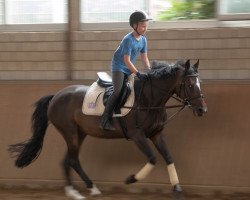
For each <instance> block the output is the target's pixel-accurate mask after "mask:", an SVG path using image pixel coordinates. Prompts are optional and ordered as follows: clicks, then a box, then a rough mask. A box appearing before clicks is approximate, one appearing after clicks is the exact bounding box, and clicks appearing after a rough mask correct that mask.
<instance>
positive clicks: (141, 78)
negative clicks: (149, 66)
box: [136, 72, 149, 81]
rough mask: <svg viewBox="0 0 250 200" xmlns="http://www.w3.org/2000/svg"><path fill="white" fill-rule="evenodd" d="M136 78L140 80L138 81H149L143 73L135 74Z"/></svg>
mask: <svg viewBox="0 0 250 200" xmlns="http://www.w3.org/2000/svg"><path fill="white" fill-rule="evenodd" d="M136 76H137V77H138V78H139V79H140V81H148V79H149V78H148V75H147V74H145V73H140V72H137V73H136Z"/></svg>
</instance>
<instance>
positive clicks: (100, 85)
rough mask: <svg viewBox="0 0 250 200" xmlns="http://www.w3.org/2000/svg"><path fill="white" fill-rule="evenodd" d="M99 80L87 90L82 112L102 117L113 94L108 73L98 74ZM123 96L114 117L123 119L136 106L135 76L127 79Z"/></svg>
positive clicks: (122, 92) (116, 107)
mask: <svg viewBox="0 0 250 200" xmlns="http://www.w3.org/2000/svg"><path fill="white" fill-rule="evenodd" d="M97 76H98V79H97V81H95V82H94V83H93V84H92V85H91V86H90V87H89V89H88V90H87V93H86V95H85V97H84V100H83V106H82V111H83V113H84V114H86V115H102V113H103V111H104V109H105V105H106V103H107V100H108V98H109V96H110V95H111V94H112V92H113V84H112V79H111V77H110V76H109V75H108V74H107V73H106V72H98V73H97ZM124 81H125V82H124V84H123V88H122V91H121V96H120V97H119V99H118V100H117V103H116V106H115V109H114V115H113V116H114V117H122V116H125V115H126V114H128V112H129V111H130V110H131V109H129V108H124V106H125V107H132V106H133V104H134V75H130V76H128V77H126V78H125V80H124Z"/></svg>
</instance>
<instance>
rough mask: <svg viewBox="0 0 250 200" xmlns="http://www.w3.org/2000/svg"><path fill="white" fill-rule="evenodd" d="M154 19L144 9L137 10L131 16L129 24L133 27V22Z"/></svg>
mask: <svg viewBox="0 0 250 200" xmlns="http://www.w3.org/2000/svg"><path fill="white" fill-rule="evenodd" d="M149 20H152V19H151V18H149V17H148V15H147V13H145V12H144V11H138V10H137V11H135V12H133V13H132V14H131V15H130V17H129V24H130V26H131V27H132V28H133V24H138V23H139V22H143V21H149Z"/></svg>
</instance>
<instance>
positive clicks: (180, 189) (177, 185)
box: [173, 183, 182, 192]
mask: <svg viewBox="0 0 250 200" xmlns="http://www.w3.org/2000/svg"><path fill="white" fill-rule="evenodd" d="M173 191H174V192H182V188H181V186H180V184H179V183H177V184H176V185H174V188H173Z"/></svg>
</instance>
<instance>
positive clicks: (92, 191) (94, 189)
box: [89, 185, 102, 196]
mask: <svg viewBox="0 0 250 200" xmlns="http://www.w3.org/2000/svg"><path fill="white" fill-rule="evenodd" d="M89 190H90V195H91V196H96V195H101V194H102V192H101V191H100V190H99V189H98V188H97V187H96V185H93V187H92V188H89Z"/></svg>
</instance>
